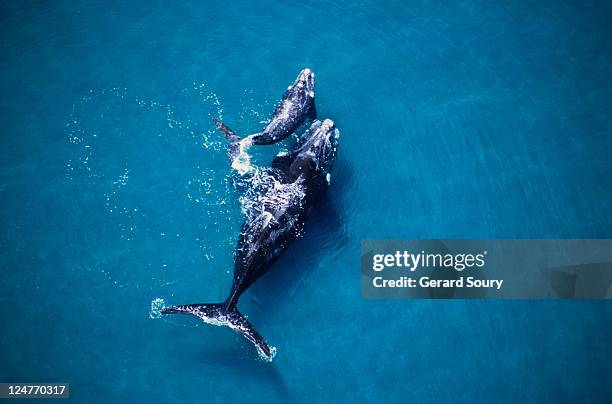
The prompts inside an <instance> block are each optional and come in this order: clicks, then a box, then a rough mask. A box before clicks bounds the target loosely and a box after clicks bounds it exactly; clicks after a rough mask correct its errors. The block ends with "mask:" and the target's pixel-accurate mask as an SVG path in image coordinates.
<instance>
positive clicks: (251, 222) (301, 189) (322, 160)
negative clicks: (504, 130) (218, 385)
mask: <svg viewBox="0 0 612 404" xmlns="http://www.w3.org/2000/svg"><path fill="white" fill-rule="evenodd" d="M339 137H340V132H339V130H338V128H336V126H335V124H334V122H333V121H332V120H330V119H326V120H324V121H323V122H321V121H318V120H315V121H313V122H312V124H311V125H310V127H309V128H308V129H307V130H306V131H305V132H304V133H303V134H302V135H301V136H300V137H299V138H298V139H297V141H296V143H295V145H294V146H293V147H292V148H290V150H288V151H284V152H280V153H278V154H277V155H276V156H275V157H274V158H273V159H272V162H271V165H270V167H266V168H258V169H257V170H255V173H253V174H252V175H253V183H254V184H256V186H254V187H255V188H254V189H255V190H256V198H254V202H253V203H252V204H250V205H249V208H248V210H247V212H246V215H245V221H244V223H243V224H242V227H241V230H240V234H239V236H238V241H237V244H236V249H235V252H234V271H233V279H232V286H231V289H230V291H229V294H228V297H227V299H226V300H225V301H224V302H220V303H196V304H186V305H180V306H172V307H166V308H164V309H163V310H162V311H161V313H162V314H188V315H192V316H196V317H199V318H200V319H202V320H203V321H204V322H206V323H208V324H212V325H217V326H227V327H229V328H231V329H232V330H234V331H236V332H238V333H239V334H241V335H243V336H244V337H245V338H246V339H247V340H249V341H250V342H252V343H253V344H254V345H255V347H256V348H257V352H258V353H259V356H260V357H261V358H263V359H264V360H266V361H269V362H271V361H272V359H273V358H274V355H275V354H276V348H274V347H272V346H270V345H269V344H268V343H267V342H266V340H265V339H264V338H263V337H262V335H261V334H260V333H259V332H258V331H257V330H256V329H255V327H254V326H253V325H252V324H251V323H250V322H249V321H248V319H247V318H246V317H245V316H244V315H243V314H242V313H240V311H239V310H238V307H237V304H238V300H239V298H240V296H242V294H243V293H244V292H245V291H247V290H248V289H249V287H251V285H253V284H254V283H255V282H256V281H257V280H258V279H259V278H260V277H261V276H262V275H264V274H265V273H267V272H268V271H269V270H270V269H271V268H272V267H273V266H274V263H275V262H276V261H277V260H278V258H279V257H280V256H281V254H282V253H283V252H284V251H285V250H286V249H287V247H288V246H289V245H290V243H291V242H292V241H294V240H295V239H297V238H298V237H299V236H300V235H301V234H302V230H303V228H304V224H305V222H306V219H307V217H308V213H309V211H310V210H311V209H312V207H313V206H315V205H316V203H317V201H318V200H319V197H320V196H321V195H322V194H323V193H324V192H325V191H326V190H327V188H328V187H329V185H330V177H331V169H332V167H333V164H334V161H335V160H336V157H337V153H338V139H339Z"/></svg>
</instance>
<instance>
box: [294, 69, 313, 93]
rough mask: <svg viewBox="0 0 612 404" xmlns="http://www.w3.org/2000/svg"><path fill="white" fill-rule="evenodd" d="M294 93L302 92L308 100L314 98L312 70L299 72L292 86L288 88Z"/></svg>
mask: <svg viewBox="0 0 612 404" xmlns="http://www.w3.org/2000/svg"><path fill="white" fill-rule="evenodd" d="M290 88H291V89H293V90H294V91H299V92H303V93H304V94H305V95H307V96H309V97H310V98H314V90H315V76H314V73H313V72H312V70H310V69H309V68H305V69H304V70H302V71H301V72H300V74H299V75H298V76H297V79H295V82H294V83H293V86H291V87H290Z"/></svg>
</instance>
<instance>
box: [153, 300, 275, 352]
mask: <svg viewBox="0 0 612 404" xmlns="http://www.w3.org/2000/svg"><path fill="white" fill-rule="evenodd" d="M161 313H162V314H191V315H192V316H196V317H199V318H201V319H202V320H204V322H205V323H208V324H212V325H218V326H228V327H229V328H231V329H232V330H234V331H236V332H238V333H240V334H242V336H243V337H244V338H246V339H248V340H249V341H251V342H252V343H253V344H254V345H255V347H256V348H257V352H258V353H259V356H260V357H261V358H262V359H264V360H266V361H268V362H272V359H273V358H274V355H276V348H274V347H271V346H269V345H268V344H267V343H266V341H265V340H264V338H263V337H262V336H261V334H259V332H257V330H256V329H255V327H253V325H252V324H251V323H250V322H249V320H247V319H246V317H245V316H243V315H242V313H240V312H239V311H238V308H237V307H236V306H235V305H234V306H230V307H229V308H227V307H226V304H225V303H196V304H184V305H181V306H173V307H166V308H164V309H163V310H162V311H161Z"/></svg>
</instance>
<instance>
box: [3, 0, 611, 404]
mask: <svg viewBox="0 0 612 404" xmlns="http://www.w3.org/2000/svg"><path fill="white" fill-rule="evenodd" d="M611 19H612V4H611V3H610V2H606V1H586V2H578V1H567V0H557V1H541V2H525V1H504V2H501V1H499V2H492V1H484V0H482V1H480V0H464V1H459V2H444V1H434V0H417V1H411V2H401V1H384V2H381V1H365V0H360V1H356V2H350V3H346V2H336V1H314V2H293V1H278V2H273V1H260V2H249V1H244V0H239V1H235V2H231V4H225V3H220V2H206V1H203V2H194V1H181V2H178V1H173V2H148V1H147V2H142V1H132V2H110V3H106V2H96V1H81V2H69V1H54V2H43V1H36V2H30V1H20V2H15V1H5V2H2V4H1V5H0V51H1V53H0V54H1V55H2V56H1V58H0V94H1V97H0V103H1V104H0V128H1V131H2V132H1V138H2V159H1V170H0V189H1V192H2V194H1V196H2V210H1V211H0V212H1V213H0V223H1V226H2V234H1V239H0V247H1V249H0V265H1V267H0V268H1V271H2V276H1V277H0V318H1V319H2V320H1V324H2V325H1V328H0V330H1V331H0V381H3V382H19V381H24V382H35V381H43V382H44V381H54V382H68V383H71V396H72V400H73V401H77V402H123V401H128V400H131V401H133V402H166V403H172V402H183V401H202V402H223V403H226V402H255V401H257V402H259V401H267V402H287V401H292V402H311V401H313V400H314V401H317V402H327V401H337V402H345V401H348V402H359V401H375V400H385V401H391V402H398V401H415V402H426V401H427V402H430V401H433V402H447V401H449V400H457V401H463V402H473V401H483V402H491V401H496V402H500V401H501V402H546V401H547V402H565V401H571V402H605V401H608V402H609V400H610V398H611V395H612V392H611V383H612V382H611V380H612V379H611V378H612V376H611V375H612V365H611V363H612V361H611V360H610V358H611V351H610V341H611V340H612V320H611V318H612V317H611V315H612V310H611V306H610V304H609V303H608V302H603V301H599V302H597V301H582V302H578V301H558V302H552V301H425V300H423V301H364V300H362V299H361V297H360V290H359V242H360V240H361V239H364V238H435V237H440V238H582V237H589V238H610V237H612V204H611V199H612V181H610V175H611V174H612V158H610V156H611V154H612V153H611V151H612V121H611V120H612V110H611V106H612V85H611V81H610V78H611V77H612V66H611V60H612V58H611V57H612V42H611V41H610V38H611V37H612V32H611V28H610V21H611ZM303 67H310V68H312V69H313V70H314V72H315V73H316V80H317V89H316V91H317V94H316V97H317V98H316V100H317V105H318V110H319V117H320V118H327V117H329V118H332V119H333V120H334V121H335V122H336V124H337V126H338V127H339V128H340V130H341V132H342V136H341V139H340V154H339V159H338V161H337V164H336V166H335V168H334V172H333V175H332V180H331V182H332V184H331V185H332V186H331V188H330V190H329V192H328V194H327V195H326V196H325V197H324V198H323V200H322V201H321V203H320V204H319V206H318V207H317V209H316V210H315V211H313V214H312V216H311V218H310V221H309V223H308V225H307V228H306V231H305V235H304V237H303V238H302V239H300V240H298V241H297V242H295V243H294V244H293V246H292V247H291V248H290V249H289V250H288V251H287V253H286V254H285V256H284V257H283V258H282V259H281V260H280V262H279V263H278V264H277V265H276V267H275V268H274V269H273V270H272V271H271V272H269V273H268V274H267V275H265V276H264V277H263V278H261V279H260V281H259V282H258V283H257V284H256V285H255V286H254V287H253V288H252V290H250V291H249V292H248V293H247V294H245V295H244V296H243V297H242V299H241V301H240V308H241V311H242V312H243V313H245V314H247V315H248V316H249V319H250V320H251V322H252V323H253V324H255V326H256V327H257V329H258V330H259V331H260V332H261V333H262V334H263V335H264V336H265V337H266V339H267V340H268V342H269V343H270V344H272V345H274V346H275V347H276V348H277V349H278V354H277V356H276V358H275V359H274V362H273V363H271V364H269V363H265V362H263V361H261V360H260V359H259V358H258V356H257V353H256V351H255V349H254V348H253V346H252V345H251V344H249V343H248V342H247V341H246V340H244V339H243V338H242V337H240V336H239V335H236V334H234V333H232V332H231V331H229V330H228V329H223V328H220V327H211V326H209V325H205V324H203V323H201V322H199V320H197V319H196V318H188V317H181V316H170V317H167V318H157V317H158V315H157V312H158V310H159V307H160V306H162V305H164V304H167V305H170V304H182V303H193V302H206V301H220V300H222V299H224V298H225V296H226V294H227V293H228V290H229V287H230V285H231V276H232V275H231V271H232V252H233V249H234V245H235V242H236V238H237V234H238V231H239V228H240V225H241V221H242V214H241V211H240V204H239V201H238V198H239V197H240V192H239V191H238V190H237V189H235V187H234V181H233V179H232V176H231V173H230V168H229V164H228V161H227V157H226V152H225V143H224V140H223V139H222V138H221V136H220V135H219V134H218V133H216V132H215V130H214V126H213V124H212V123H211V119H212V118H223V119H224V120H225V121H226V122H227V123H228V124H230V125H231V126H232V127H233V128H234V129H235V130H236V131H237V132H239V133H243V134H246V133H252V132H255V131H257V130H258V129H259V128H260V127H262V123H261V122H262V121H264V120H265V119H267V118H268V116H269V114H270V112H271V111H272V108H273V106H274V104H275V102H276V101H277V99H278V98H279V97H280V95H281V94H282V92H283V91H284V89H285V88H286V86H287V85H289V84H290V83H291V82H292V81H293V80H294V78H295V76H296V75H297V73H298V72H299V70H300V69H302V68H303ZM282 147H283V145H275V146H270V147H267V148H259V149H257V150H255V151H254V152H253V153H254V159H255V161H256V162H257V163H258V164H262V165H264V164H266V163H267V162H268V161H269V159H270V156H271V155H272V154H273V153H275V152H276V151H278V150H280V149H281V148H282Z"/></svg>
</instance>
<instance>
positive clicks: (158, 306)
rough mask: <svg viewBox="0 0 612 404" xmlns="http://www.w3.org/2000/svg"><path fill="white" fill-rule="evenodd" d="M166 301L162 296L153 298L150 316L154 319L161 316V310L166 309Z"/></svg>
mask: <svg viewBox="0 0 612 404" xmlns="http://www.w3.org/2000/svg"><path fill="white" fill-rule="evenodd" d="M165 305H166V302H165V301H164V299H162V298H160V297H156V298H155V299H153V300H151V311H150V312H149V317H150V318H152V319H156V318H161V316H162V314H161V311H162V310H163V309H164V307H165Z"/></svg>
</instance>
